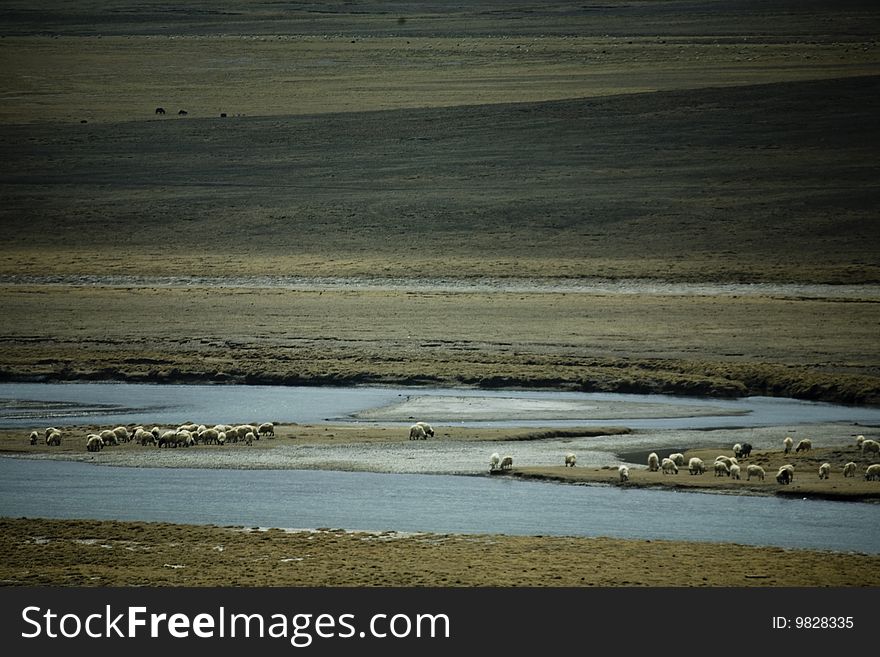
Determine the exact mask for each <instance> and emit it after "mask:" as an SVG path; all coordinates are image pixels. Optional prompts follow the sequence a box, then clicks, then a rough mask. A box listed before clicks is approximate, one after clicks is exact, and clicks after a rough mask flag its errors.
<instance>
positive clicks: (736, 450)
mask: <svg viewBox="0 0 880 657" xmlns="http://www.w3.org/2000/svg"><path fill="white" fill-rule="evenodd" d="M741 453H742V445H740V444H739V443H736V444H735V445H734V446H733V455H734V456H736V457H737V458H739V455H740V454H741Z"/></svg>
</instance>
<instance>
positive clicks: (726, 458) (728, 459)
mask: <svg viewBox="0 0 880 657" xmlns="http://www.w3.org/2000/svg"><path fill="white" fill-rule="evenodd" d="M715 463H723V464H724V465H726V466H727V467H728V468H729V467H730V466H731V465H732V464H733V463H736V459H733V458H731V457H729V456H725V455H724V454H719V455H718V456H716V457H715Z"/></svg>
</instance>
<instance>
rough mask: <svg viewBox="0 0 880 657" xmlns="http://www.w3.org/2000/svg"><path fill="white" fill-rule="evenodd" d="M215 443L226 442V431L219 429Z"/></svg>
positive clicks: (222, 443)
mask: <svg viewBox="0 0 880 657" xmlns="http://www.w3.org/2000/svg"><path fill="white" fill-rule="evenodd" d="M217 444H218V445H225V444H226V432H225V431H221V432H219V433H218V434H217Z"/></svg>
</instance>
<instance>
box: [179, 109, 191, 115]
mask: <svg viewBox="0 0 880 657" xmlns="http://www.w3.org/2000/svg"><path fill="white" fill-rule="evenodd" d="M187 114H189V112H187V111H186V110H180V111H179V112H178V113H177V116H186V115H187Z"/></svg>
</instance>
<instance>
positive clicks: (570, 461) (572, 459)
mask: <svg viewBox="0 0 880 657" xmlns="http://www.w3.org/2000/svg"><path fill="white" fill-rule="evenodd" d="M577 460H578V459H577V456H575V455H574V454H572V453H571V452H569V453H568V454H566V455H565V467H567V468H568V467H572V468H573V467H574V466H575V464H576V463H577Z"/></svg>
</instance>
